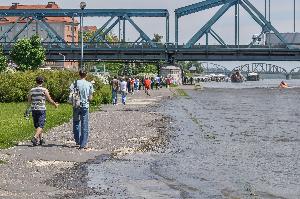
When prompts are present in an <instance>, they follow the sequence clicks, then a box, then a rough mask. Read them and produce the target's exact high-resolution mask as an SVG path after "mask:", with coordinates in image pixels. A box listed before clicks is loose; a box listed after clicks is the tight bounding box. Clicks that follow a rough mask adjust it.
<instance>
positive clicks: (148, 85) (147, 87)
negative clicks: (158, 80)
mask: <svg viewBox="0 0 300 199" xmlns="http://www.w3.org/2000/svg"><path fill="white" fill-rule="evenodd" d="M144 85H145V93H146V94H147V95H148V96H150V94H149V90H150V87H151V80H150V79H149V78H148V77H146V79H145V81H144Z"/></svg>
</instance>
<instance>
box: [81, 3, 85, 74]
mask: <svg viewBox="0 0 300 199" xmlns="http://www.w3.org/2000/svg"><path fill="white" fill-rule="evenodd" d="M85 7H86V3H85V2H81V3H80V9H81V15H80V33H81V57H80V69H83V10H84V8H85Z"/></svg>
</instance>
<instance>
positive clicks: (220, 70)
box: [200, 62, 232, 75]
mask: <svg viewBox="0 0 300 199" xmlns="http://www.w3.org/2000/svg"><path fill="white" fill-rule="evenodd" d="M200 63H201V65H202V68H203V69H204V73H205V74H212V73H215V74H224V75H229V74H231V72H232V71H231V70H229V69H227V68H226V67H224V66H222V65H220V64H216V63H210V62H200Z"/></svg>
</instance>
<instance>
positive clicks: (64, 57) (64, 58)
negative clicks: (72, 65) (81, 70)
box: [58, 53, 66, 67]
mask: <svg viewBox="0 0 300 199" xmlns="http://www.w3.org/2000/svg"><path fill="white" fill-rule="evenodd" d="M58 54H59V55H61V56H63V67H65V61H66V56H65V55H64V54H61V53H58Z"/></svg>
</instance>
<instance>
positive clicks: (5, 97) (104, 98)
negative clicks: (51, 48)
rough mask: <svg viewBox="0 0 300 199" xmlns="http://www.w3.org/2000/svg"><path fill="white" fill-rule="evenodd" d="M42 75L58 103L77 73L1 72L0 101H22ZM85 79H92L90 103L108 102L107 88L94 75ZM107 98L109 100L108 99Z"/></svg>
mask: <svg viewBox="0 0 300 199" xmlns="http://www.w3.org/2000/svg"><path fill="white" fill-rule="evenodd" d="M37 76H43V77H44V78H45V83H44V86H45V87H46V88H47V89H48V90H49V92H50V95H51V97H52V98H53V99H54V100H55V101H57V102H60V103H64V102H66V101H67V99H68V96H69V86H70V85H71V83H72V82H74V81H75V80H76V79H78V73H77V72H72V71H26V72H16V73H3V74H1V75H0V102H24V101H26V100H27V95H28V92H29V90H30V89H31V88H32V87H34V86H35V78H36V77H37ZM87 80H89V81H91V80H94V82H95V83H94V89H95V93H94V100H93V102H92V105H99V104H101V103H109V102H110V98H111V94H110V92H109V89H107V88H106V87H108V86H105V85H104V84H103V83H102V82H101V81H100V80H99V79H98V78H97V77H96V76H92V75H88V77H87ZM108 99H109V100H108Z"/></svg>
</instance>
